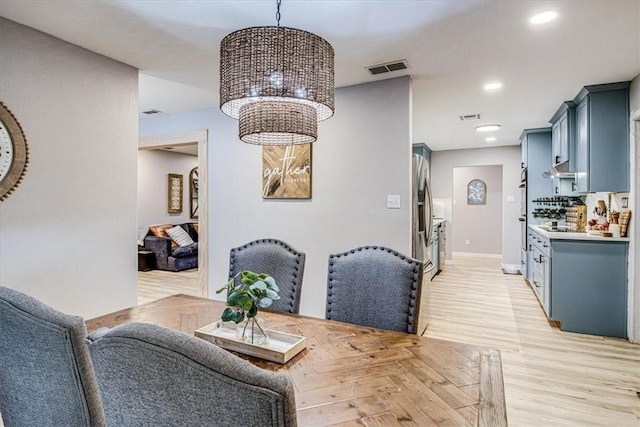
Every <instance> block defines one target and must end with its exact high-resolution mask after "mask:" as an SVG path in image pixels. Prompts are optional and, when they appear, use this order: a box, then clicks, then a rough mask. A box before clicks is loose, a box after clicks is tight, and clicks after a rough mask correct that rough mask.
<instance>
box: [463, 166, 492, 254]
mask: <svg viewBox="0 0 640 427" xmlns="http://www.w3.org/2000/svg"><path fill="white" fill-rule="evenodd" d="M473 179H481V180H483V181H484V183H485V184H486V185H487V198H486V204H484V205H470V204H468V203H467V185H468V184H469V182H470V181H471V180H473ZM502 200H503V197H502V166H468V167H459V168H454V169H453V200H452V203H453V207H452V212H453V214H452V220H451V223H452V224H453V227H451V234H452V236H453V239H452V247H451V250H452V251H453V252H470V253H478V254H497V255H501V254H502ZM467 241H469V244H466V242H467Z"/></svg>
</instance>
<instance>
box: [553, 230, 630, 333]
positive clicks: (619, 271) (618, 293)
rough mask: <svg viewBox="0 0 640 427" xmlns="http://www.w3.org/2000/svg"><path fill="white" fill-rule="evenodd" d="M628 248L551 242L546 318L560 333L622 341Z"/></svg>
mask: <svg viewBox="0 0 640 427" xmlns="http://www.w3.org/2000/svg"><path fill="white" fill-rule="evenodd" d="M628 245H629V244H628V242H625V241H610V242H603V241H591V240H559V239H558V240H556V239H552V240H551V257H550V258H549V262H550V274H551V280H550V286H549V288H550V290H551V294H550V313H549V317H550V318H551V319H553V320H556V321H559V322H560V328H561V329H562V330H563V331H569V332H580V333H584V334H592V335H602V336H608V337H619V338H626V337H627V255H628Z"/></svg>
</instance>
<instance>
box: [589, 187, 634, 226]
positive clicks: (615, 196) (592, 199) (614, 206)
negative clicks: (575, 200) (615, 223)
mask: <svg viewBox="0 0 640 427" xmlns="http://www.w3.org/2000/svg"><path fill="white" fill-rule="evenodd" d="M609 195H611V200H609ZM625 197H626V198H627V200H628V199H629V193H589V194H587V195H586V196H583V201H584V203H585V204H586V205H587V219H591V218H595V219H597V220H598V221H600V222H604V221H608V220H609V212H611V211H612V210H615V211H618V212H621V211H622V210H623V209H626V208H623V205H624V201H623V200H622V199H623V198H625ZM598 200H603V201H604V203H605V205H606V206H607V216H606V217H604V216H598V215H597V214H596V213H595V212H594V209H595V207H596V206H597V205H598Z"/></svg>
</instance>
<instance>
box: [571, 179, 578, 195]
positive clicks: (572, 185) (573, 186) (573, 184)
mask: <svg viewBox="0 0 640 427" xmlns="http://www.w3.org/2000/svg"><path fill="white" fill-rule="evenodd" d="M576 188H577V187H576V183H575V181H574V182H572V183H571V191H572V192H573V191H576Z"/></svg>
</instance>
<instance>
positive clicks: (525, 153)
mask: <svg viewBox="0 0 640 427" xmlns="http://www.w3.org/2000/svg"><path fill="white" fill-rule="evenodd" d="M520 145H521V150H522V164H523V165H525V167H526V168H527V179H526V185H525V188H524V190H525V191H524V194H523V197H526V201H525V203H526V212H527V220H526V221H524V222H523V224H522V227H524V230H523V233H521V237H520V238H521V239H522V240H524V241H523V242H521V248H522V252H521V254H520V257H521V258H520V259H521V262H523V261H525V263H524V264H525V265H523V266H522V267H523V268H522V270H523V274H526V276H527V278H528V277H529V276H530V273H531V268H532V265H533V264H532V262H531V248H530V241H529V235H528V233H527V230H526V227H527V225H532V224H540V222H542V220H541V219H540V218H535V217H534V216H533V212H534V211H535V209H536V208H537V207H539V206H538V205H537V204H536V203H535V202H534V200H538V199H541V198H544V197H550V196H551V195H552V180H550V179H547V178H545V177H543V175H542V174H543V172H545V171H547V170H548V169H549V165H550V162H549V160H550V159H551V128H535V129H525V130H523V131H522V134H521V135H520Z"/></svg>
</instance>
